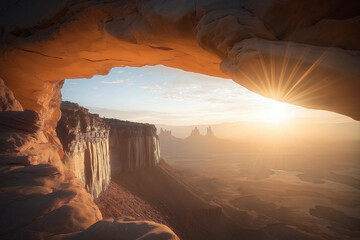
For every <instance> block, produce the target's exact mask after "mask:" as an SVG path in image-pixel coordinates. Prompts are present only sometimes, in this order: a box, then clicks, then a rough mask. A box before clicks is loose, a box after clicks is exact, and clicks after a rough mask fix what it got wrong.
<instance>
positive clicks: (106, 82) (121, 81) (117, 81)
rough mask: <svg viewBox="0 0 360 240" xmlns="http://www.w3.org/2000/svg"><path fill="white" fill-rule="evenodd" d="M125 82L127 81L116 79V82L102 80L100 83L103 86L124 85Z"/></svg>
mask: <svg viewBox="0 0 360 240" xmlns="http://www.w3.org/2000/svg"><path fill="white" fill-rule="evenodd" d="M125 81H127V79H125V80H124V79H118V80H113V81H109V80H102V81H101V83H104V84H121V83H124V82H125Z"/></svg>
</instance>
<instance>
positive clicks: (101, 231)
mask: <svg viewBox="0 0 360 240" xmlns="http://www.w3.org/2000/svg"><path fill="white" fill-rule="evenodd" d="M50 239H51V240H60V239H64V240H65V239H67V240H98V239H118V240H120V239H121V240H133V239H139V240H140V239H141V240H179V238H178V237H177V236H176V235H175V233H174V232H173V231H171V229H170V228H168V227H166V226H165V225H162V224H158V223H155V222H152V221H137V220H135V219H133V218H128V217H121V218H116V219H115V220H114V219H111V218H110V219H104V220H103V221H100V222H97V223H95V224H94V225H92V226H91V227H89V228H88V229H86V230H85V231H82V232H79V233H75V234H64V235H58V236H55V237H53V238H50Z"/></svg>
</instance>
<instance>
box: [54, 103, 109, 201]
mask: <svg viewBox="0 0 360 240" xmlns="http://www.w3.org/2000/svg"><path fill="white" fill-rule="evenodd" d="M109 130H110V128H109V126H108V125H107V124H106V123H105V122H104V121H103V120H102V119H101V118H100V117H99V116H98V115H96V114H91V113H89V112H88V110H87V109H86V108H83V107H80V106H79V105H78V104H76V103H71V102H62V104H61V119H60V121H59V122H58V125H57V128H56V132H57V135H58V137H59V139H60V141H61V144H62V146H63V149H64V157H63V162H64V164H65V166H67V167H68V168H69V169H70V170H71V171H73V173H74V174H75V176H76V177H77V178H78V179H79V180H80V181H81V182H82V183H83V184H84V185H85V188H86V190H87V191H88V192H89V193H91V195H92V196H93V197H94V198H97V197H98V196H99V194H100V193H101V192H102V191H104V190H105V189H106V188H107V186H108V185H109V184H110V155H109Z"/></svg>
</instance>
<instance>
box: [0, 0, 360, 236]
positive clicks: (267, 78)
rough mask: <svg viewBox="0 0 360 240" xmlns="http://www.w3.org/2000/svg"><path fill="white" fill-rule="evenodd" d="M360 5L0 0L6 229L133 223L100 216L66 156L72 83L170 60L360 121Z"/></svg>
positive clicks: (104, 227)
mask: <svg viewBox="0 0 360 240" xmlns="http://www.w3.org/2000/svg"><path fill="white" fill-rule="evenodd" d="M359 4H360V3H359V1H356V0H332V1H328V0H316V1H302V0H284V1H276V0H268V1H266V0H264V1H255V0H249V1H236V0H233V1H232V0H226V1H224V0H214V1H205V0H203V1H196V2H195V1H183V0H169V1H161V0H155V1H131V0H129V1H111V0H110V1H105V0H95V1H83V0H80V1H75V0H68V1H59V0H57V1H46V0H42V1H36V4H34V3H33V2H32V1H28V0H19V1H12V0H4V1H1V11H0V12H1V14H0V49H1V51H0V77H1V78H3V80H4V83H5V85H6V86H7V88H6V89H7V90H6V91H2V90H1V91H0V93H1V94H4V96H2V100H1V103H2V104H3V103H4V104H5V107H4V106H2V109H1V111H2V112H1V114H0V124H1V125H0V129H1V133H2V134H1V154H2V155H1V184H0V188H1V191H0V192H1V196H0V197H1V199H0V200H1V207H2V209H1V218H0V226H1V230H0V237H1V238H4V239H19V238H23V239H44V238H47V237H50V236H53V238H57V239H59V238H65V237H69V236H60V234H71V235H72V236H71V237H72V239H81V238H87V239H90V238H89V236H94V238H96V237H99V238H100V237H103V236H106V237H104V238H107V237H108V239H115V238H117V234H119V235H121V234H123V231H122V229H124V226H127V225H128V223H126V222H125V220H124V219H116V220H108V221H99V220H101V219H102V217H101V213H100V212H99V209H98V208H97V207H96V205H95V204H94V203H93V201H92V198H91V195H90V194H88V193H87V192H86V190H85V189H84V188H83V187H82V184H81V183H80V181H79V180H77V178H76V177H75V176H74V174H73V173H72V171H70V170H69V169H68V168H67V167H65V165H64V163H63V162H62V157H63V154H64V152H63V150H62V147H61V144H60V141H59V139H58V137H57V134H56V132H55V128H56V125H57V122H58V121H59V120H60V116H61V115H60V100H61V87H62V83H63V80H64V79H70V78H82V77H86V78H89V77H91V76H93V75H97V74H103V75H104V74H107V73H108V72H109V71H110V69H112V68H113V67H116V66H134V67H139V66H144V65H156V64H163V65H166V66H169V67H175V68H180V69H183V70H186V71H193V72H198V73H203V74H206V75H211V76H218V77H225V78H229V77H231V78H232V79H233V80H234V81H235V82H237V83H239V84H241V85H243V86H244V87H246V88H248V89H250V90H251V91H254V92H257V93H259V94H261V95H263V96H266V97H270V98H274V99H277V100H279V101H283V102H288V103H291V104H296V105H300V106H304V107H307V108H313V109H322V110H329V111H333V112H337V113H341V114H344V115H347V116H350V117H352V118H354V119H357V120H360V107H359V104H358V103H359V102H360V95H359V92H360V82H359V79H360V61H359V59H360V53H359V50H360V45H359V43H360V32H359V31H358V29H359V26H360V21H359V16H360V10H359V9H360V6H359ZM310 10H311V11H310ZM5 85H1V87H2V88H3V89H5ZM8 90H9V91H11V92H13V94H9V91H8ZM14 96H15V98H16V99H12V98H13V97H14ZM4 99H5V100H4ZM23 109H27V110H25V111H23ZM98 221H99V222H98ZM96 222H97V223H96ZM92 224H94V225H93V226H92V227H90V226H91V225H92ZM130 225H131V226H134V223H133V222H131V223H130ZM135 225H136V226H138V228H136V227H131V228H129V230H128V231H129V232H131V231H132V232H134V233H137V235H134V236H136V237H137V238H140V237H141V236H143V237H144V239H145V238H146V237H151V236H152V237H154V236H156V235H157V234H158V235H160V234H161V233H164V234H163V235H162V236H163V237H164V239H177V237H176V235H175V234H174V233H173V232H172V231H171V230H170V229H168V228H167V227H165V226H160V225H158V224H155V223H148V222H143V223H141V224H140V223H138V222H135ZM139 228H141V229H142V230H144V231H139ZM85 229H86V230H85ZM84 230H85V231H84ZM79 231H82V232H79ZM109 233H110V234H109ZM115 233H116V234H115ZM106 234H107V235H106ZM139 234H140V235H141V236H139ZM122 237H123V239H126V238H125V236H122ZM257 239H260V238H257Z"/></svg>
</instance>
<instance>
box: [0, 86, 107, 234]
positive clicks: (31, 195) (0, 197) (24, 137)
mask: <svg viewBox="0 0 360 240" xmlns="http://www.w3.org/2000/svg"><path fill="white" fill-rule="evenodd" d="M0 89H2V91H1V96H0V99H5V101H3V100H2V102H3V103H4V102H5V103H7V105H6V108H5V109H6V110H7V111H1V112H0V239H44V238H46V237H48V236H52V235H54V234H61V233H64V234H65V233H72V232H77V231H81V230H84V229H86V228H87V227H88V226H90V225H92V224H93V223H95V222H96V221H98V220H100V219H102V217H101V213H100V211H99V209H98V208H97V206H96V205H95V204H94V202H93V201H92V198H91V196H90V195H89V194H88V193H87V192H86V191H85V189H84V188H83V186H82V185H81V183H80V182H79V181H78V180H77V179H76V178H75V177H74V175H73V174H72V172H71V171H69V170H68V169H67V168H64V165H63V163H62V161H61V158H60V156H61V155H62V150H61V146H60V145H58V144H57V142H54V139H53V138H51V135H48V134H46V131H47V129H46V128H45V127H44V121H43V120H42V119H41V118H40V116H39V114H38V113H37V112H35V111H33V110H25V111H21V110H22V107H21V105H19V103H18V102H17V100H16V99H14V98H13V94H12V93H11V91H9V90H8V89H7V88H6V86H4V85H2V82H0ZM4 89H5V91H3V90H4ZM4 93H5V94H4Z"/></svg>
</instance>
